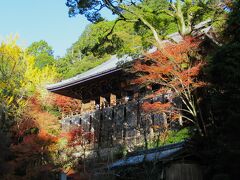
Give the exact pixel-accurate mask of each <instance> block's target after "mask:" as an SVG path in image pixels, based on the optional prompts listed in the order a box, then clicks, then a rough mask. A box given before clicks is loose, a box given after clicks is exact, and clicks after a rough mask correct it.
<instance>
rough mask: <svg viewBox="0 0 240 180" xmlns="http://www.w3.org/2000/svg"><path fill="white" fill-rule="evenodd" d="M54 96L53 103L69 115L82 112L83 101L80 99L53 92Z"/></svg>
mask: <svg viewBox="0 0 240 180" xmlns="http://www.w3.org/2000/svg"><path fill="white" fill-rule="evenodd" d="M52 96H53V105H55V106H57V107H59V108H60V111H61V112H62V113H64V114H67V115H68V114H71V113H73V112H80V110H81V103H80V101H79V100H77V99H73V98H70V97H67V96H63V95H58V94H53V95H52Z"/></svg>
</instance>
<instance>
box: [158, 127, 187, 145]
mask: <svg viewBox="0 0 240 180" xmlns="http://www.w3.org/2000/svg"><path fill="white" fill-rule="evenodd" d="M189 137H190V132H189V129H188V128H183V129H181V130H171V131H170V132H169V135H168V138H167V140H166V141H165V142H162V144H172V143H177V142H181V141H184V140H186V139H188V138H189Z"/></svg>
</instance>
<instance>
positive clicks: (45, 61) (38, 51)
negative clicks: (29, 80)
mask: <svg viewBox="0 0 240 180" xmlns="http://www.w3.org/2000/svg"><path fill="white" fill-rule="evenodd" d="M26 51H27V53H28V54H30V55H32V56H34V57H35V58H36V60H35V66H36V67H37V68H39V69H42V68H43V67H46V66H47V65H53V64H54V63H55V59H54V57H53V49H52V47H51V46H49V45H48V43H47V42H46V41H44V40H40V41H38V42H33V43H32V44H31V45H30V46H29V47H28V48H27V50H26Z"/></svg>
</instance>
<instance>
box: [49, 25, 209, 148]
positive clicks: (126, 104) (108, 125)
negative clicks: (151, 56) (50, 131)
mask: <svg viewBox="0 0 240 180" xmlns="http://www.w3.org/2000/svg"><path fill="white" fill-rule="evenodd" d="M209 22H210V21H206V22H202V23H200V24H199V25H197V26H196V27H195V28H196V29H197V30H198V31H197V32H199V31H200V30H201V33H202V34H206V33H207V32H208V31H209V29H210V28H209V27H206V26H207V24H208V23H209ZM168 37H169V38H170V39H172V41H175V42H177V43H178V42H180V41H181V40H182V37H181V36H180V35H179V34H178V33H174V34H171V35H169V36H168ZM207 37H208V36H207ZM167 41H168V42H169V40H167ZM155 51H156V48H152V49H150V50H149V52H148V53H153V52H155ZM132 61H134V59H133V58H132V57H130V56H127V55H126V56H123V57H122V58H117V56H115V55H114V56H112V57H111V58H110V59H109V60H108V61H106V62H104V63H103V64H101V65H99V66H97V67H95V68H93V69H91V70H89V71H87V72H84V73H82V74H79V75H77V76H75V77H73V78H70V79H67V80H63V81H61V82H58V83H56V84H51V85H48V86H47V89H48V90H49V91H50V92H53V93H57V94H60V95H64V96H68V97H71V98H75V99H77V100H78V101H79V108H78V111H77V112H72V113H71V114H63V117H62V125H63V127H71V126H73V125H77V126H81V127H83V128H84V130H85V131H89V132H94V134H95V140H94V143H95V144H97V147H114V146H115V145H116V144H123V143H124V144H130V145H134V144H139V143H141V142H143V139H145V140H146V138H148V139H149V138H150V139H152V138H155V133H154V128H153V127H154V126H155V125H157V126H159V127H163V129H164V127H166V126H167V124H168V122H167V120H166V118H164V115H163V114H161V113H160V114H145V113H143V112H141V108H140V106H141V103H143V102H145V101H149V102H153V101H161V102H162V101H165V96H164V95H162V96H159V97H155V98H154V99H146V98H144V96H145V93H147V91H146V89H144V88H142V89H139V88H134V87H131V88H129V87H128V86H127V81H128V80H129V79H131V76H130V75H129V74H128V73H126V71H124V70H123V68H122V67H123V66H121V65H122V64H124V63H127V62H132ZM158 88H159V87H157V86H156V87H155V86H154V85H153V86H152V89H150V90H151V91H154V90H156V89H158ZM173 128H174V127H173ZM160 131H161V130H160Z"/></svg>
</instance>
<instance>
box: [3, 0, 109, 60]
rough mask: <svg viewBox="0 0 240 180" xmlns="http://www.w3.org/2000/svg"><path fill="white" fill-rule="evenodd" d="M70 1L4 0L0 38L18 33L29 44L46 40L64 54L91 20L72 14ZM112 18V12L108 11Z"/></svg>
mask: <svg viewBox="0 0 240 180" xmlns="http://www.w3.org/2000/svg"><path fill="white" fill-rule="evenodd" d="M65 2H66V0H0V40H2V39H4V38H5V37H6V36H9V35H11V34H12V35H14V34H18V35H19V41H18V44H19V45H21V46H23V47H27V46H28V45H30V44H31V43H32V42H34V41H39V40H45V41H47V42H48V44H49V45H51V46H52V47H53V49H54V55H55V56H63V55H64V54H65V53H66V49H67V48H69V47H70V46H71V45H72V43H74V42H75V41H76V40H77V39H78V37H79V36H80V35H81V33H82V32H83V30H84V28H85V27H86V25H87V24H89V22H88V21H87V20H86V18H85V17H83V16H80V15H78V16H76V17H72V18H69V17H68V8H67V7H66V5H65ZM105 16H107V17H110V16H111V13H105Z"/></svg>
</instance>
